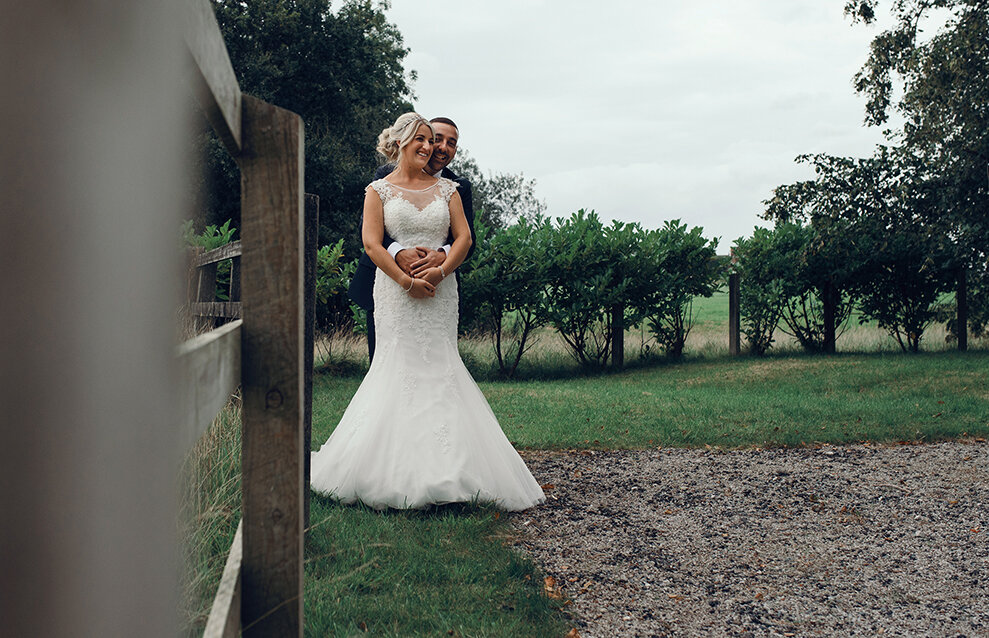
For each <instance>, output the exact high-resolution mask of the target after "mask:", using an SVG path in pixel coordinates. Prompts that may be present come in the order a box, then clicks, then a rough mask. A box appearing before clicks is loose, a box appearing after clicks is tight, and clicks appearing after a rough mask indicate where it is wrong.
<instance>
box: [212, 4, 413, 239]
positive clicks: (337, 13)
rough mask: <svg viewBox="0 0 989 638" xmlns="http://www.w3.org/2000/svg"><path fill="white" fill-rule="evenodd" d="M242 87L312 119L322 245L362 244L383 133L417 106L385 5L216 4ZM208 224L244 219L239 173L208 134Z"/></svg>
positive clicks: (309, 159) (309, 187) (309, 155)
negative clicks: (363, 213)
mask: <svg viewBox="0 0 989 638" xmlns="http://www.w3.org/2000/svg"><path fill="white" fill-rule="evenodd" d="M212 5H213V8H214V10H215V12H216V17H217V21H218V23H219V25H220V30H221V32H222V33H223V37H224V41H225V42H226V45H227V50H228V52H229V54H230V59H231V62H232V63H233V68H234V70H235V71H236V73H237V78H238V81H239V82H240V86H241V89H242V90H243V91H244V92H245V93H249V94H251V95H253V96H255V97H258V98H260V99H263V100H266V101H268V102H271V103H272V104H275V105H277V106H279V107H282V108H285V109H288V110H290V111H293V112H295V113H298V114H299V115H300V116H301V117H302V118H303V120H304V122H305V137H306V139H305V164H306V170H305V179H306V184H305V189H306V192H309V193H314V194H316V195H318V196H319V199H320V243H321V244H327V243H331V242H332V241H336V239H337V238H339V237H343V238H344V248H345V249H346V251H347V254H354V255H356V254H358V252H359V249H360V232H359V224H360V214H359V213H358V212H357V211H360V209H361V203H362V201H363V198H364V187H365V186H366V185H367V183H368V182H369V181H370V180H371V176H372V174H373V171H374V168H375V167H376V166H377V164H378V162H379V158H378V157H377V155H376V153H375V150H374V149H375V144H376V141H377V136H378V134H379V133H380V132H381V129H383V128H384V127H385V126H387V125H388V124H390V123H391V122H393V121H394V120H395V118H396V117H397V116H398V115H399V114H400V113H402V112H404V111H408V110H411V106H410V104H409V103H408V101H407V100H408V98H409V97H411V89H410V84H411V82H412V81H413V80H414V74H412V73H409V74H407V73H406V72H405V69H404V67H403V61H404V59H405V56H406V55H407V53H408V49H406V48H405V47H404V45H403V41H402V36H401V34H400V33H399V32H398V29H397V28H396V27H395V26H394V25H392V24H390V23H388V22H387V20H386V19H385V14H384V10H385V8H387V6H388V5H387V3H372V2H370V1H369V0H343V1H342V2H340V3H338V6H337V8H336V9H332V8H331V2H330V0H257V1H253V2H237V1H234V0H212ZM204 163H205V169H206V170H205V179H206V184H205V185H204V186H205V188H204V191H205V192H204V197H205V200H206V201H205V204H206V207H207V209H208V218H209V220H210V221H212V220H216V219H226V218H232V219H234V223H235V224H236V223H238V220H239V215H240V213H239V201H240V195H239V192H240V190H239V189H240V185H239V173H238V170H237V168H236V166H235V165H234V163H233V160H232V159H230V157H229V156H228V154H227V153H226V152H225V151H224V150H223V149H222V147H221V146H220V145H219V143H218V142H217V141H216V140H215V139H212V138H211V137H210V136H208V135H207V136H204Z"/></svg>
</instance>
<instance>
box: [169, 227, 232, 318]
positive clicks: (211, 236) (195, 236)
mask: <svg viewBox="0 0 989 638" xmlns="http://www.w3.org/2000/svg"><path fill="white" fill-rule="evenodd" d="M230 223H231V220H229V219H228V220H227V221H225V222H223V224H222V225H220V226H217V225H216V224H210V225H208V226H206V228H204V229H203V232H201V233H196V230H195V223H194V222H193V221H192V220H191V219H189V220H186V221H184V222H182V229H181V232H182V240H183V242H184V243H185V245H186V246H189V247H198V248H201V249H202V251H203V252H207V251H210V250H214V249H216V248H219V247H220V246H226V245H227V244H229V243H230V242H231V241H232V240H233V236H234V234H235V233H236V232H237V229H236V228H232V227H231V226H230ZM232 270H233V260H232V259H225V260H223V261H221V262H218V263H217V264H216V290H215V291H214V293H213V297H214V298H215V299H217V300H218V301H230V294H229V290H230V275H231V272H232Z"/></svg>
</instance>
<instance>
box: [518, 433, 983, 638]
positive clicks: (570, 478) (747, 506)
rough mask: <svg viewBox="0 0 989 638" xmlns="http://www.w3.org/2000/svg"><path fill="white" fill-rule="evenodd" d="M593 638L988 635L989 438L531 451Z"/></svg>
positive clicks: (530, 514)
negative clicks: (815, 445) (922, 442)
mask: <svg viewBox="0 0 989 638" xmlns="http://www.w3.org/2000/svg"><path fill="white" fill-rule="evenodd" d="M523 457H524V458H525V461H526V463H527V464H528V465H529V468H530V469H531V470H532V472H533V474H534V475H535V476H536V478H537V480H539V481H540V482H541V483H543V484H551V485H552V488H551V489H547V490H546V493H547V496H548V503H547V504H546V505H543V506H540V507H536V508H533V509H531V510H529V511H526V512H521V513H519V514H516V515H513V519H512V523H513V525H514V526H515V528H516V529H517V530H518V532H519V534H518V538H517V541H516V542H517V544H518V546H519V547H520V548H521V549H523V550H524V551H527V552H529V553H530V554H531V555H532V556H533V557H534V558H535V560H536V562H537V563H539V564H540V566H541V567H542V569H543V571H544V572H545V573H546V574H547V575H548V576H551V577H553V578H554V579H555V580H556V582H557V584H558V586H560V590H561V592H562V594H563V595H564V596H565V597H566V598H567V599H568V600H570V601H571V603H570V604H568V606H567V609H568V610H569V613H570V614H571V617H572V618H573V621H574V625H575V626H576V628H577V631H578V633H579V635H580V636H581V638H594V637H600V638H605V637H607V638H611V637H615V636H752V637H756V636H842V637H843V636H877V635H881V636H953V637H958V636H967V637H969V638H973V637H977V636H978V637H989V593H987V588H989V538H987V536H989V529H987V523H989V445H987V444H986V443H985V441H983V440H979V441H968V442H947V443H938V444H929V445H894V446H866V445H855V446H847V447H822V448H819V449H769V450H741V451H723V450H683V449H669V450H667V449H662V450H634V451H608V452H590V451H581V452H540V451H534V452H525V453H523Z"/></svg>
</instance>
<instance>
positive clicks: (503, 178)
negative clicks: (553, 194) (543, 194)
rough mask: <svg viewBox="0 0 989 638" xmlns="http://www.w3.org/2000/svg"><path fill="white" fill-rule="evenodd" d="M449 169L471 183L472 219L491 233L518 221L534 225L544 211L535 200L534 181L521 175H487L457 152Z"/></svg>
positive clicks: (472, 159)
mask: <svg viewBox="0 0 989 638" xmlns="http://www.w3.org/2000/svg"><path fill="white" fill-rule="evenodd" d="M452 164H453V165H452V166H451V167H450V169H451V170H452V171H453V172H454V173H456V174H457V175H459V176H460V177H466V178H467V179H469V180H470V183H471V192H472V194H473V198H474V210H475V212H476V219H477V220H480V221H481V222H482V223H483V224H485V225H487V226H488V227H489V228H491V229H492V230H494V231H497V230H498V229H501V228H506V227H507V226H509V225H511V224H513V223H515V222H516V221H519V220H526V221H528V222H535V221H536V220H538V219H539V218H540V217H541V216H542V215H543V213H545V212H546V203H545V202H544V201H542V200H541V199H539V198H538V197H536V180H534V179H526V177H525V176H524V175H523V174H522V173H518V174H511V173H491V172H489V173H488V176H487V177H485V176H484V174H483V173H481V169H479V168H478V166H477V162H476V161H475V160H474V158H473V157H471V156H470V155H468V154H467V152H466V151H463V150H460V151H458V152H457V157H456V159H454V160H453V163H452Z"/></svg>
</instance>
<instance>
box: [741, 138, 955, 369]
mask: <svg viewBox="0 0 989 638" xmlns="http://www.w3.org/2000/svg"><path fill="white" fill-rule="evenodd" d="M798 161H805V162H810V163H811V164H813V166H814V170H815V172H816V173H817V178H816V179H815V180H811V181H806V182H800V183H797V184H791V185H787V186H782V187H780V188H777V189H776V191H775V192H774V197H773V199H771V200H769V201H768V202H766V204H767V208H766V213H765V216H766V217H767V218H769V219H774V220H776V221H777V224H778V225H780V224H785V223H787V222H790V221H809V222H810V223H811V224H812V226H813V227H814V230H815V232H816V234H817V238H816V245H815V247H814V250H815V252H816V253H817V256H816V257H815V261H816V262H817V264H818V265H817V269H819V272H818V275H823V279H824V280H828V279H830V281H831V282H833V284H834V286H835V287H836V288H837V289H838V290H839V291H842V292H843V293H847V294H850V295H851V296H853V297H855V298H856V299H857V300H858V303H859V304H860V307H861V309H862V311H863V320H875V321H876V322H877V323H878V324H879V326H880V327H881V328H883V329H885V330H887V331H888V332H889V333H890V335H892V336H893V337H894V338H895V339H896V340H897V342H898V343H899V344H900V346H901V347H902V348H903V349H904V350H911V351H916V350H917V349H919V346H920V340H921V338H922V335H923V333H924V330H925V329H926V327H927V326H928V325H929V324H930V323H931V322H933V321H934V320H935V319H936V318H937V317H938V315H939V312H940V310H941V308H940V303H939V299H940V296H941V295H942V294H943V293H945V292H948V291H950V290H951V285H952V280H953V273H955V272H957V269H958V267H959V265H960V263H961V261H960V260H961V259H962V256H961V255H959V251H958V247H957V243H956V242H955V241H953V239H952V238H951V237H950V236H949V235H947V233H946V229H945V227H944V226H943V225H940V224H936V223H931V222H930V219H931V217H932V213H931V210H932V208H935V207H936V206H937V205H938V201H939V200H938V198H937V196H936V192H935V189H932V188H931V187H930V181H931V179H932V178H931V176H930V172H929V168H928V166H927V164H925V163H924V162H923V161H922V160H921V159H920V158H918V157H917V156H916V155H913V154H911V153H909V152H908V151H906V150H905V149H903V148H889V147H884V146H880V147H879V148H878V149H877V151H876V154H875V155H874V156H873V157H870V158H865V159H853V158H846V157H834V156H830V155H826V154H818V155H813V156H801V157H799V158H798ZM783 252H785V251H784V250H783V249H774V253H783ZM791 277H792V276H791ZM781 278H782V279H784V280H785V279H787V278H788V277H787V276H781ZM820 281H821V279H818V282H820ZM817 286H820V283H818V284H817ZM743 291H744V285H743ZM744 305H745V302H744V300H743V308H744Z"/></svg>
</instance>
